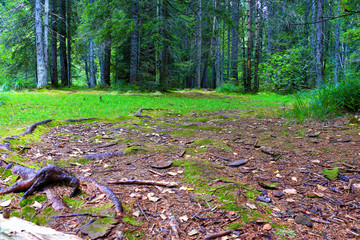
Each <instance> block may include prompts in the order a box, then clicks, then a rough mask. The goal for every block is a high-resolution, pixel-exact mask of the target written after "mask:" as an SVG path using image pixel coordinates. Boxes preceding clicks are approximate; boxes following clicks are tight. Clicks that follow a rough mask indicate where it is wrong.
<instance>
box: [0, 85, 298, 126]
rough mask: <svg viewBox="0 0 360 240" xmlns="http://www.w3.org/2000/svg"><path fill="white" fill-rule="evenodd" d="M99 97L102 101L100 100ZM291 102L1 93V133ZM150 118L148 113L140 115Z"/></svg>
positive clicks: (197, 95)
mask: <svg viewBox="0 0 360 240" xmlns="http://www.w3.org/2000/svg"><path fill="white" fill-rule="evenodd" d="M100 96H102V99H101V100H100ZM289 101H292V97H291V96H281V95H276V94H272V93H269V94H264V93H262V94H257V95H224V94H215V93H207V92H195V91H191V92H175V93H168V94H159V93H155V94H137V95H131V94H119V93H117V92H105V91H76V92H75V91H59V90H35V91H23V92H3V93H0V116H1V118H0V133H1V132H3V131H8V130H11V129H14V128H21V127H25V126H28V125H29V124H31V123H34V122H38V121H41V120H44V119H49V118H53V119H68V118H89V117H117V116H128V115H131V114H134V113H137V111H138V110H139V109H140V108H153V109H162V110H164V111H165V112H170V113H171V112H173V113H181V114H186V115H190V114H191V113H192V112H194V111H195V112H198V113H204V112H213V111H218V110H255V111H263V109H277V108H279V107H281V106H283V105H284V104H287V102H289ZM147 113H148V114H149V115H151V114H152V113H151V112H144V113H143V114H147Z"/></svg>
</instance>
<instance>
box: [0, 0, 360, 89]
mask: <svg viewBox="0 0 360 240" xmlns="http://www.w3.org/2000/svg"><path fill="white" fill-rule="evenodd" d="M0 7H1V8H0V9H1V10H0V20H1V21H0V33H1V35H0V50H1V53H0V54H1V55H0V64H1V68H0V84H1V86H2V90H3V91H4V90H5V91H6V90H10V89H15V90H16V89H24V88H34V87H43V86H51V87H54V88H58V87H63V86H67V87H70V86H80V87H88V88H95V87H97V88H107V87H111V88H112V89H116V90H120V91H127V90H138V91H156V90H160V91H167V90H171V89H182V88H197V89H202V88H204V89H216V88H217V89H221V88H223V89H224V90H225V91H234V92H245V93H246V92H253V93H256V92H259V91H274V92H283V93H293V92H298V91H300V90H303V89H311V88H318V87H320V86H322V85H323V84H329V83H335V84H336V83H337V82H341V81H345V80H350V79H357V78H358V77H359V76H358V72H359V71H358V70H359V61H358V60H359V59H358V58H359V57H358V53H359V31H360V30H359V23H358V22H359V21H358V16H359V15H358V13H359V9H360V3H359V2H358V1H354V0H336V1H335V0H334V1H329V0H316V1H313V0H304V1H291V0H284V1H276V0H257V1H255V0H249V1H241V0H235V1H233V0H223V1H221V0H211V1H210V0H209V1H203V0H196V1H187V0H142V1H122V0H89V1H82V0H66V1H58V0H49V1H48V0H46V1H41V0H39V1H35V0H24V1H20V0H19V1H18V0H15V1H6V0H2V1H1V2H0Z"/></svg>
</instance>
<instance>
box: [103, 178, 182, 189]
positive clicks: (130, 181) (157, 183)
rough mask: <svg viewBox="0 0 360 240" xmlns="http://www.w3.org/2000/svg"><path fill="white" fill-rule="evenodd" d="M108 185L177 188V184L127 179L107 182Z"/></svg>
mask: <svg viewBox="0 0 360 240" xmlns="http://www.w3.org/2000/svg"><path fill="white" fill-rule="evenodd" d="M107 183H109V184H139V185H141V184H143V185H157V186H163V187H177V186H178V183H176V182H164V181H152V180H137V179H127V178H123V179H120V180H115V181H109V182H107Z"/></svg>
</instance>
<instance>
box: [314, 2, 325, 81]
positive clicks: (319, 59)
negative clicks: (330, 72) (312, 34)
mask: <svg viewBox="0 0 360 240" xmlns="http://www.w3.org/2000/svg"><path fill="white" fill-rule="evenodd" d="M323 16H324V0H318V2H317V17H316V22H317V23H316V87H320V86H321V85H322V84H323V78H324V76H323V59H324V56H323V53H324V49H323V48H324V22H323Z"/></svg>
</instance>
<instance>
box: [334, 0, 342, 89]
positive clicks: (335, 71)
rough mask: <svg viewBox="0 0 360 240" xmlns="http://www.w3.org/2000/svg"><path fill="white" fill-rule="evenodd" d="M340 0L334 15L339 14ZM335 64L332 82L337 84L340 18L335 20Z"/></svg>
mask: <svg viewBox="0 0 360 240" xmlns="http://www.w3.org/2000/svg"><path fill="white" fill-rule="evenodd" d="M340 4H341V2H340V0H338V3H337V9H336V16H339V15H340ZM334 52H335V56H334V58H335V66H334V83H335V84H337V83H338V81H339V66H340V20H337V22H336V33H335V49H334Z"/></svg>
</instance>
